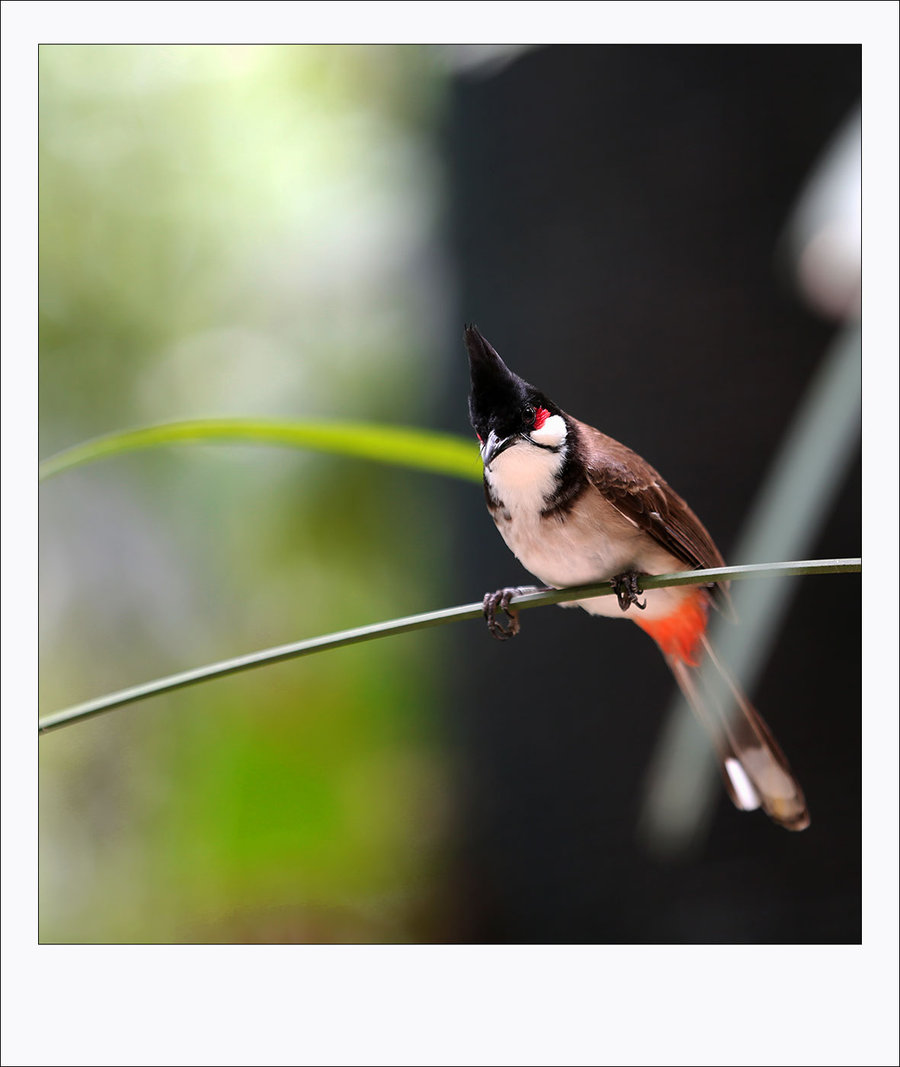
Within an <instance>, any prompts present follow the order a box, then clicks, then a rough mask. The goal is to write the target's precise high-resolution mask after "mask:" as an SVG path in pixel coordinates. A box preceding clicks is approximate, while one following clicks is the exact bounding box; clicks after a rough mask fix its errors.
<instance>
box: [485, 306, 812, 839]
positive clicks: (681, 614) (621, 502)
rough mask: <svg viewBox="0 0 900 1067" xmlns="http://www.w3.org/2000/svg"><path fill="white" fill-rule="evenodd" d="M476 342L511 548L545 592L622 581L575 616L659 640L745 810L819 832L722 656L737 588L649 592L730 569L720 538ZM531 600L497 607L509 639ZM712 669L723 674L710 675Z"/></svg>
mask: <svg viewBox="0 0 900 1067" xmlns="http://www.w3.org/2000/svg"><path fill="white" fill-rule="evenodd" d="M464 338H465V345H466V349H467V352H468V357H469V370H470V375H471V392H470V394H469V417H470V421H471V423H472V428H473V429H474V431H475V435H476V437H477V439H478V443H479V447H480V451H481V460H482V463H483V466H484V493H485V499H486V503H487V508H488V511H489V512H490V515H491V517H492V518H493V520H494V523H495V524H496V526H497V529H498V530H499V531H500V534H501V536H502V537H503V540H504V541H505V542H506V544H507V546H508V547H509V549H510V550H511V551H512V553H513V554H514V555H515V556H516V557H517V558H518V560H519V561H520V562H521V563H522V564H523V566H524V567H525V568H526V569H527V570H528V571H530V572H531V573H532V574H533V575H534V576H535V577H536V578H538V579H539V580H540V581H541V582H543V583H544V587H545V588H553V589H562V588H566V587H568V586H573V585H585V584H589V583H600V582H606V581H609V582H610V584H611V586H612V589H613V591H614V593H615V596H610V595H607V596H600V597H591V598H588V599H583V600H576V601H573V602H572V603H570V604H566V605H564V606H566V607H573V606H580V607H582V608H584V609H585V610H586V611H587V612H589V613H590V614H592V615H601V616H606V617H612V618H616V617H618V618H626V619H631V620H632V621H633V622H635V623H636V624H637V625H638V626H639V627H640V629H642V630H643V631H644V632H645V633H647V634H649V636H650V637H652V638H653V640H654V641H655V642H656V644H657V645H658V647H659V649H660V651H661V652H662V654H663V656H664V657H665V660H666V663H667V664H668V666H669V668H670V669H671V671H672V674H673V675H674V676H675V680H676V682H677V683H678V686H679V687H680V689H681V691H682V693H683V694H684V696H685V698H686V700H687V702H688V704H689V705H690V707H691V708H692V709H693V711H694V713H695V714H696V715H697V718H698V719H699V720H700V722H701V723H702V725H703V726H704V727H705V728H706V730H707V731H708V733H709V735H710V738H711V741H712V745H713V748H714V750H715V753H716V756H717V758H718V762H719V767H720V771H721V774H722V779H723V782H724V785H725V788H726V791H727V793H728V795H729V797H730V798H731V800H732V802H733V803H734V805H735V807H737V808H738V809H739V810H742V811H753V810H756V809H759V808H762V810H763V811H764V812H765V813H766V814H767V815H768V816H769V817H770V818H771V819H772V820H773V821H774V822H775V823H777V824H779V825H781V826H783V827H785V828H786V829H788V830H804V829H806V827H807V826H808V825H809V822H810V817H809V811H808V809H807V805H806V800H805V798H804V795H803V790H802V789H801V787H800V784H799V783H798V781H797V779H796V778H795V776H794V774H793V772H792V771H791V768H790V765H789V764H788V761H787V759H786V757H785V755H784V753H783V752H782V750H781V748H780V747H779V745H778V742H777V741H776V740H775V738H774V737H773V735H772V732H771V730H770V729H769V727H768V726H767V725H766V723H765V721H764V720H763V718H762V717H761V716H760V714H759V712H758V711H757V710H756V709H755V708H754V706H753V705H752V704H751V703H750V701H749V699H748V698H747V696H746V695H745V694H744V693H743V691H742V690H741V688H740V686H739V684H738V683H737V681H736V680H735V679H734V678H733V677H732V676H731V674H730V672H729V671H728V670H727V668H726V667H725V664H724V663H723V662H722V661H721V659H720V658H719V656H718V655H717V654H716V652H715V650H714V649H713V647H712V645H711V644H710V640H709V636H708V633H707V629H708V622H709V618H710V610H711V609H713V608H717V609H719V610H721V611H723V612H724V613H725V614H726V615H727V616H732V617H733V609H732V608H731V603H730V596H729V593H728V583H727V582H724V581H723V582H715V583H710V584H708V585H688V586H668V587H665V588H659V589H648V590H646V591H644V590H643V589H642V586H641V576H642V575H644V576H646V575H654V574H668V573H672V572H675V571H681V570H692V569H703V568H716V567H722V566H724V561H723V559H722V555H721V553H720V552H719V550H718V548H716V545H715V543H714V542H713V540H712V538H711V536H710V535H709V533H708V532H707V530H706V527H705V526H704V525H703V524H702V522H701V521H700V520H699V519H698V518H697V516H696V515H695V514H694V512H693V511H692V510H691V509H690V507H688V505H687V504H686V503H685V501H684V500H683V499H682V498H681V497H680V496H679V495H678V494H677V493H676V492H675V490H674V489H672V488H671V487H670V486H669V485H668V484H667V483H666V482H665V481H664V480H663V478H662V476H661V475H660V474H659V473H658V472H657V471H656V470H655V469H654V468H653V467H652V466H651V465H650V464H649V463H648V462H647V461H646V460H644V459H643V458H642V457H641V456H639V455H637V453H635V452H633V451H632V450H631V449H630V448H628V447H626V446H625V445H623V444H620V443H619V442H618V441H616V440H614V439H613V438H612V437H608V436H607V435H606V434H604V433H601V432H600V431H599V430H597V429H595V428H594V427H593V426H589V425H587V423H584V422H581V421H580V420H578V419H576V418H574V417H573V416H572V415H569V414H568V413H567V412H565V411H563V409H562V408H560V407H559V406H558V405H557V404H555V403H554V402H553V401H552V400H551V399H550V398H549V397H548V396H547V395H546V394H545V393H543V392H541V391H540V390H539V389H537V388H535V387H534V386H533V385H531V384H529V383H528V382H526V381H524V380H523V379H522V378H520V377H519V376H518V375H517V374H515V373H514V372H513V371H511V370H510V369H509V368H508V367H507V365H506V364H505V363H504V362H503V360H502V359H501V358H500V355H499V354H498V353H497V351H496V350H495V349H494V348H493V347H492V346H491V344H490V343H489V342H488V341H487V340H486V338H485V337H484V336H483V335H482V334H481V332H480V331H479V330H478V327H477V326H475V325H466V326H465V333H464ZM531 589H533V587H531V588H526V587H520V586H516V587H512V586H507V587H504V588H502V589H498V590H497V591H496V592H492V593H488V594H486V595H485V597H484V602H483V604H484V614H485V618H486V620H487V624H488V627H489V629H490V631H491V633H492V634H493V635H494V636H495V637H497V638H500V639H507V638H509V637H512V636H514V635H515V634H516V633H518V632H519V621H518V618H517V613H516V610H515V606H514V605H511V603H510V602H511V600H512V598H513V597H514V596H516V595H518V594H520V593H522V592H526V591H531ZM501 613H502V614H503V616H504V619H503V620H501V618H500V617H499V616H500V614H501ZM707 662H709V663H710V664H711V667H712V671H711V673H710V672H709V671H705V670H702V669H701V668H703V667H704V664H706V663H707ZM710 679H712V681H710Z"/></svg>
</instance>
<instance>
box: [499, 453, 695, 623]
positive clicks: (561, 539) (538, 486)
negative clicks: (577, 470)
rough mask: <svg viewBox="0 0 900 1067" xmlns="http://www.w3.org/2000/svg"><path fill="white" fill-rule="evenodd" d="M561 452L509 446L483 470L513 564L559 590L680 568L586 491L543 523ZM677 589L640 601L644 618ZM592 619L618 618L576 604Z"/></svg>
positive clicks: (605, 607)
mask: <svg viewBox="0 0 900 1067" xmlns="http://www.w3.org/2000/svg"><path fill="white" fill-rule="evenodd" d="M564 460H565V454H564V453H563V452H550V451H548V450H547V449H539V448H532V447H529V446H528V445H527V444H526V443H524V442H523V443H522V444H516V445H513V446H512V447H511V448H508V449H507V450H506V451H505V452H502V453H501V454H500V455H499V456H497V458H496V459H495V460H494V461H493V463H492V464H491V467H490V469H489V470H486V471H485V479H486V481H487V483H488V486H489V488H490V489H491V491H492V493H493V495H494V496H495V497H496V498H497V499H498V500H500V501H501V502H502V507H500V508H499V509H498V510H496V511H495V512H494V521H495V523H496V524H497V528H498V529H499V531H500V533H501V534H502V536H503V539H504V541H506V543H507V545H508V546H509V548H510V550H511V551H512V552H513V553H514V554H515V556H516V557H517V559H518V560H519V561H520V562H521V563H522V564H523V566H525V567H526V568H527V569H528V570H529V571H530V572H531V573H532V574H534V575H535V576H536V577H537V578H539V579H540V580H541V581H542V582H544V584H546V585H551V586H555V587H557V588H562V587H564V586H567V585H583V584H586V583H587V582H597V581H603V580H604V579H607V578H612V577H614V576H615V575H617V574H621V573H623V572H624V571H627V570H629V569H631V568H636V569H637V570H639V571H643V572H645V573H648V574H654V573H655V574H662V573H666V572H667V571H674V570H679V569H680V564H679V562H678V561H677V560H676V559H675V558H674V557H673V556H671V555H670V554H669V553H668V552H666V551H665V549H663V548H661V547H660V546H659V545H658V544H657V543H656V541H654V540H653V539H652V538H651V537H650V536H649V535H647V534H645V533H643V532H642V531H641V530H640V529H639V528H638V527H637V525H636V524H635V523H634V522H632V521H631V520H629V519H626V518H625V516H623V515H622V514H621V513H620V512H619V511H617V510H616V509H615V508H614V507H613V506H612V505H611V504H610V503H608V502H607V501H606V500H605V499H604V498H603V497H602V496H601V494H600V493H599V492H597V491H596V490H594V489H588V490H587V491H586V494H585V496H583V497H582V498H581V499H580V500H579V501H578V503H577V505H576V506H575V507H574V508H573V509H572V510H571V511H569V512H568V513H567V514H565V515H564V516H560V515H551V516H548V517H546V518H545V517H542V515H541V513H542V512H543V511H544V509H545V508H546V507H547V502H548V500H549V499H550V497H551V496H552V495H553V493H554V491H555V489H556V476H557V474H558V473H559V470H560V468H561V467H562V464H563V462H564ZM683 595H684V594H683V592H682V591H681V590H677V591H676V590H654V591H652V592H651V593H648V594H647V610H646V612H645V613H642V614H643V617H645V618H653V617H655V616H657V615H666V614H668V613H669V612H670V611H671V610H672V608H673V606H674V603H673V600H674V601H677V600H680V599H681V597H682V596H683ZM581 606H582V607H584V608H585V609H586V610H588V611H590V612H591V613H592V614H598V615H611V616H613V617H624V613H623V612H622V611H621V610H620V608H619V606H618V604H617V602H616V599H615V597H603V598H601V599H597V600H589V601H584V602H582V603H581Z"/></svg>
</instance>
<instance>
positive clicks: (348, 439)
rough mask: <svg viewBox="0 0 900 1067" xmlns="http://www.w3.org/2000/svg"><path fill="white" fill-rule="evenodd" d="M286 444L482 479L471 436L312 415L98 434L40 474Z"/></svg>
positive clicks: (198, 422) (43, 467)
mask: <svg viewBox="0 0 900 1067" xmlns="http://www.w3.org/2000/svg"><path fill="white" fill-rule="evenodd" d="M214 443H231V444H234V443H239V444H253V445H285V446H288V447H292V448H305V449H312V450H313V451H318V452H330V453H332V454H333V455H341V456H353V457H355V458H358V459H368V460H374V461H376V462H379V463H390V464H393V465H396V466H400V467H412V468H414V469H416V470H426V471H431V472H432V473H437V474H446V475H448V476H450V477H456V478H464V479H466V480H469V481H476V482H480V481H481V477H482V467H481V460H480V458H479V455H478V449H477V448H476V447H475V445H474V444H473V443H472V442H471V441H469V440H468V439H467V438H464V437H458V436H456V435H454V434H445V433H436V432H434V431H432V430H417V429H410V428H408V427H404V426H383V425H378V424H375V423H353V422H330V421H318V420H307V419H303V420H300V419H281V420H280V419H247V418H235V419H187V420H184V421H180V422H166V423H159V424H158V425H155V426H140V427H137V428H135V429H132V430H122V431H119V432H116V433H110V434H105V435H104V436H102V437H95V438H93V439H92V440H90V441H85V442H84V443H83V444H80V445H75V446H73V447H72V448H68V449H66V450H65V451H63V452H57V453H56V455H54V456H51V457H50V458H49V459H46V460H44V461H43V462H42V463H41V465H40V468H39V471H40V479H41V481H43V480H44V479H46V478H51V477H53V476H54V475H56V474H60V473H62V472H63V471H66V470H70V469H71V468H73V467H79V466H81V465H82V464H85V463H92V462H94V461H95V460H98V459H104V458H107V457H110V456H117V455H121V454H122V453H124V452H134V451H137V450H138V449H143V448H156V447H157V446H159V445H172V444H214Z"/></svg>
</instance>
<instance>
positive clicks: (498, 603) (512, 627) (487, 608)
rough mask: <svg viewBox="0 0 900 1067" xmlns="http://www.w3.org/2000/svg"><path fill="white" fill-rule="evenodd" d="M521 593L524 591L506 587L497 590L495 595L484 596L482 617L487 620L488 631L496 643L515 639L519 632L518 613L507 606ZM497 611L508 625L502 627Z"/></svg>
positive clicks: (516, 587) (487, 594)
mask: <svg viewBox="0 0 900 1067" xmlns="http://www.w3.org/2000/svg"><path fill="white" fill-rule="evenodd" d="M522 592H524V590H523V589H521V588H520V587H518V586H508V587H507V588H505V589H498V590H497V591H496V593H485V595H484V617H485V619H486V620H487V624H488V629H489V630H490V631H491V634H492V635H493V636H494V637H496V638H497V640H498V641H506V640H508V639H509V638H510V637H515V636H516V634H517V633H518V632H519V613H518V612H517V611H516V609H515V608H512V607H510V606H509V602H510V600H512V598H513V597H514V596H518V594H519V593H522ZM498 611H502V612H503V613H504V614H505V615H506V617H507V619H509V624H508V625H506V626H504V624H503V623H502V622H501V621H500V620H499V619H498V618H497V612H498Z"/></svg>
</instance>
